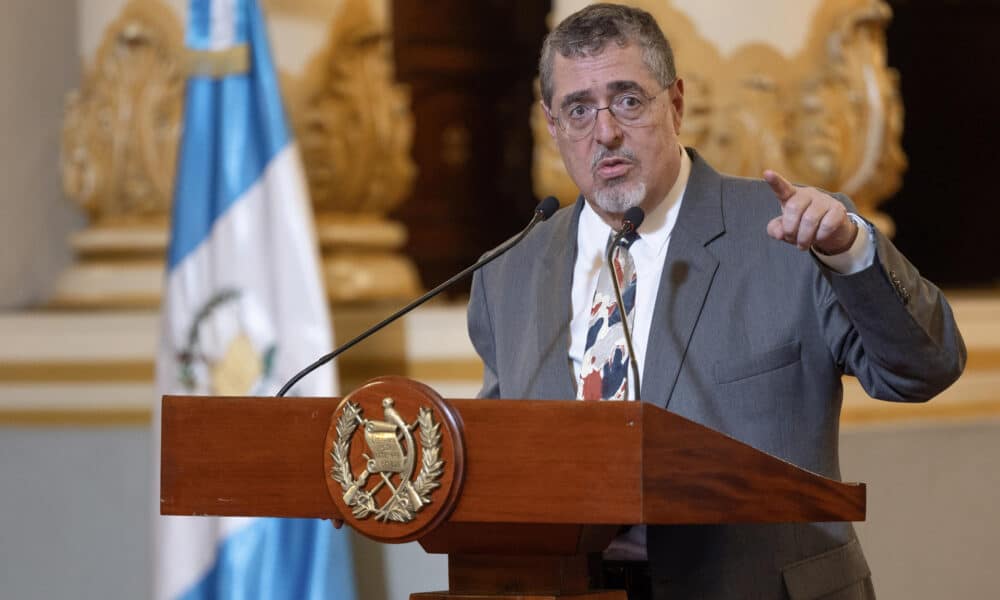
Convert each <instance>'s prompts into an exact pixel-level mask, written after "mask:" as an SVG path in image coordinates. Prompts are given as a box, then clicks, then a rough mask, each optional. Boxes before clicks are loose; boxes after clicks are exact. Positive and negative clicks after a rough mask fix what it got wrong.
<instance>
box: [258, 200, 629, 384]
mask: <svg viewBox="0 0 1000 600" xmlns="http://www.w3.org/2000/svg"><path fill="white" fill-rule="evenodd" d="M557 210H559V200H557V199H556V198H555V197H554V196H549V197H547V198H545V199H544V200H542V201H541V202H539V203H538V206H536V207H535V212H534V214H533V215H532V217H531V221H529V222H528V225H527V227H525V228H524V229H522V230H521V232H520V233H518V234H517V235H516V236H514V237H512V238H510V239H509V240H507V241H506V242H504V243H503V244H500V245H499V246H497V247H496V248H494V249H493V251H491V252H489V253H487V254H486V255H485V256H483V257H482V258H480V259H479V260H478V261H476V263H475V264H473V265H471V266H468V267H466V268H465V269H463V270H462V271H461V272H459V273H457V274H456V275H454V276H452V278H451V279H449V280H448V281H445V282H444V283H442V284H441V285H439V286H437V287H436V288H434V289H433V290H431V291H429V292H427V293H426V294H424V295H423V296H421V297H419V298H417V299H416V300H414V301H413V302H410V303H409V304H407V305H406V306H404V307H403V308H401V309H399V310H398V311H396V312H395V313H393V314H392V315H390V316H388V317H386V318H385V319H383V320H382V321H380V322H379V323H377V324H375V325H373V326H371V327H369V328H368V329H366V330H365V331H363V332H362V333H361V334H360V335H358V336H357V337H355V338H354V339H352V340H351V341H349V342H347V343H346V344H344V345H342V346H340V347H339V348H336V349H334V350H333V352H330V353H328V354H324V355H323V356H321V357H319V358H318V359H316V361H315V362H313V363H312V364H310V365H309V366H307V367H306V368H304V369H302V370H301V371H299V372H298V373H296V374H295V375H293V376H292V378H291V379H289V380H288V381H287V382H286V383H285V385H283V386H281V389H280V390H278V393H277V394H275V397H277V398H281V397H282V396H284V395H285V394H286V393H288V390H290V389H291V388H292V386H293V385H295V384H296V383H298V382H299V381H300V380H301V379H302V378H303V377H305V376H306V375H308V374H309V373H312V372H313V371H315V370H316V369H318V368H320V367H322V366H323V365H325V364H326V363H328V362H330V361H331V360H333V359H335V358H337V357H338V356H340V355H341V354H343V353H344V352H346V351H347V350H349V349H351V348H353V347H354V346H355V345H356V344H358V343H359V342H361V341H363V340H365V339H367V338H368V336H370V335H372V334H373V333H376V332H377V331H379V330H380V329H382V328H383V327H385V326H386V325H388V324H390V323H392V322H393V321H395V320H397V319H399V318H400V317H402V316H403V315H405V314H406V313H408V312H410V311H411V310H413V309H414V308H416V307H418V306H420V305H421V304H423V303H424V302H427V301H428V300H430V299H431V298H433V297H434V296H437V295H438V294H440V293H441V292H443V291H444V290H446V289H448V288H450V287H451V286H453V285H455V283H457V282H458V281H459V280H461V279H462V278H464V277H465V276H466V275H468V274H470V273H472V272H473V271H476V270H477V269H479V268H481V267H483V266H485V265H487V264H489V263H490V262H492V261H493V260H495V259H497V258H499V257H500V255H502V254H503V253H505V252H507V251H508V250H510V249H511V248H513V247H514V246H516V245H517V244H518V243H520V242H521V240H523V239H524V238H525V237H527V235H528V233H529V232H530V231H531V230H532V229H534V227H535V225H538V224H539V223H541V222H542V221H544V220H546V219H548V218H549V217H551V216H552V215H553V214H555V212H556V211H557ZM640 212H641V211H640ZM640 220H641V219H640Z"/></svg>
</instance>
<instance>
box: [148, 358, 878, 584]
mask: <svg viewBox="0 0 1000 600" xmlns="http://www.w3.org/2000/svg"><path fill="white" fill-rule="evenodd" d="M162 432H163V433H162V455H161V486H160V509H161V512H162V514H165V515H203V516H204V515H225V516H276V517H318V518H324V519H331V520H333V521H334V522H335V523H336V524H338V525H339V524H340V522H347V523H348V524H349V525H350V526H351V527H353V528H355V529H357V530H358V531H359V532H361V533H362V534H364V535H366V536H368V537H370V538H372V539H375V540H378V541H382V542H406V541H411V540H418V541H419V542H420V544H421V546H423V548H424V549H425V550H426V551H427V552H432V553H447V554H448V585H449V588H450V589H449V591H447V592H430V593H415V594H413V595H412V596H411V599H413V600H417V599H419V600H446V599H447V600H472V599H473V598H475V599H479V600H483V599H486V598H504V599H506V600H511V599H514V598H522V599H528V598H530V599H531V600H544V599H550V598H551V599H555V598H560V599H569V598H573V599H580V600H625V593H624V592H621V591H599V590H593V589H591V587H590V579H589V571H588V565H589V563H590V562H592V560H591V558H590V557H591V556H593V555H594V553H599V552H600V551H601V550H602V549H603V548H605V547H606V546H607V544H608V543H609V542H610V541H611V540H612V539H613V538H614V536H615V535H616V534H617V533H618V531H619V529H620V527H621V526H623V525H631V524H639V523H647V524H709V523H777V522H798V521H861V520H864V517H865V486H864V484H852V483H840V482H837V481H833V480H830V479H827V478H825V477H821V476H819V475H816V474H814V473H810V472H808V471H804V470H802V469H799V468H798V467H796V466H794V465H792V464H790V463H787V462H785V461H782V460H780V459H777V458H774V457H773V456H770V455H768V454H765V453H763V452H760V451H759V450H755V449H754V448H751V447H750V446H747V445H746V444H743V443H741V442H738V441H736V440H734V439H732V438H729V437H727V436H725V435H722V434H720V433H718V432H716V431H713V430H711V429H708V428H706V427H703V426H701V425H698V424H696V423H693V422H691V421H689V420H687V419H684V418H682V417H680V416H678V415H675V414H673V413H670V412H667V411H665V410H663V409H660V408H658V407H655V406H653V405H650V404H644V403H635V402H594V403H587V402H576V401H537V400H448V401H444V400H442V399H441V398H440V396H438V395H437V394H436V393H435V392H434V391H433V390H431V389H430V388H428V387H427V386H424V385H422V384H419V383H417V382H415V381H412V380H408V379H405V378H401V377H384V378H380V379H376V380H373V381H371V382H369V383H368V384H365V385H364V386H362V387H361V388H359V389H358V390H356V391H354V392H353V393H351V394H350V395H348V396H346V397H345V398H343V399H339V398H234V397H204V396H201V397H190V396H164V398H163V426H162Z"/></svg>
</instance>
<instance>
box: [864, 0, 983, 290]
mask: <svg viewBox="0 0 1000 600" xmlns="http://www.w3.org/2000/svg"><path fill="white" fill-rule="evenodd" d="M889 4H890V5H891V6H892V9H893V13H894V16H893V20H892V23H891V25H890V26H889V29H888V32H887V44H888V47H889V64H890V65H891V66H893V67H894V68H896V69H898V70H899V72H900V87H901V91H902V96H903V105H904V109H905V111H906V117H905V123H904V129H903V150H904V151H905V152H906V155H907V158H908V159H909V163H910V166H909V169H907V171H906V173H905V175H904V177H903V187H902V189H900V191H899V192H898V193H897V194H896V195H895V196H894V197H893V198H891V199H890V200H888V201H887V202H886V203H885V204H883V205H882V208H883V209H884V210H885V211H886V212H887V213H888V214H889V215H890V216H892V218H893V219H894V220H895V221H896V230H897V234H896V238H895V242H896V245H897V246H899V248H900V249H901V250H902V251H903V252H904V253H905V254H906V255H907V257H908V258H909V259H910V260H911V261H912V262H913V263H914V264H915V265H917V267H918V268H919V269H920V270H921V272H922V273H923V274H924V276H925V277H928V278H929V279H931V280H932V281H934V282H935V283H938V284H939V285H941V286H945V287H951V288H954V287H996V286H997V285H998V284H1000V262H998V260H997V259H998V252H997V225H998V223H1000V201H998V198H997V197H998V195H1000V191H998V190H1000V184H998V182H997V180H996V179H995V178H996V177H998V176H1000V146H998V139H997V138H998V135H1000V116H998V115H1000V97H998V92H1000V84H998V81H997V77H998V76H1000V67H998V63H1000V2H998V1H997V0H892V1H890V2H889Z"/></svg>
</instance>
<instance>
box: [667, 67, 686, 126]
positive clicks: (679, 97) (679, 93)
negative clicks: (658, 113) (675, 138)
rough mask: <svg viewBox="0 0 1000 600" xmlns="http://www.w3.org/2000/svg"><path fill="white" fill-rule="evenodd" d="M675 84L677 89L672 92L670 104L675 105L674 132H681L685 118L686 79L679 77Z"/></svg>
mask: <svg viewBox="0 0 1000 600" xmlns="http://www.w3.org/2000/svg"><path fill="white" fill-rule="evenodd" d="M674 86H675V87H676V88H677V89H676V90H674V91H673V92H671V93H670V104H671V105H672V106H673V107H674V132H675V133H677V134H679V133H680V132H681V121H682V120H683V119H684V80H683V79H681V78H680V77H678V78H677V81H676V82H675V83H674Z"/></svg>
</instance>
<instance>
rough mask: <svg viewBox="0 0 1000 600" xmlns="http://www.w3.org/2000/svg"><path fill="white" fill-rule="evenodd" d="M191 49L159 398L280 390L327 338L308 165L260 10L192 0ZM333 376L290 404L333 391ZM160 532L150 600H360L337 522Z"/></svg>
mask: <svg viewBox="0 0 1000 600" xmlns="http://www.w3.org/2000/svg"><path fill="white" fill-rule="evenodd" d="M187 45H188V47H189V49H190V50H191V51H192V52H191V57H192V66H191V74H190V76H189V79H188V82H187V91H186V97H185V105H184V131H183V135H182V141H181V149H180V156H179V157H178V170H177V181H176V185H175V192H174V207H173V222H172V231H171V243H170V248H169V251H168V258H167V262H168V270H167V276H166V291H165V294H164V299H163V324H162V327H163V329H162V335H161V344H160V346H161V347H160V353H159V360H158V362H157V385H158V391H159V392H160V393H162V394H170V393H173V394H217V395H224V394H251V395H268V394H273V393H275V392H276V391H277V389H278V388H279V387H280V385H281V383H282V382H283V381H285V380H286V379H287V378H289V377H290V376H291V375H292V374H294V373H295V372H296V371H297V370H298V369H299V368H300V367H302V366H304V365H306V364H308V363H310V362H312V361H313V360H314V359H315V358H316V357H317V356H318V355H320V354H323V353H326V352H328V351H329V350H330V348H331V343H332V342H331V333H330V331H331V330H330V322H329V317H328V315H327V312H326V303H325V296H324V293H323V289H322V284H321V282H320V279H319V266H318V258H317V246H316V240H315V234H314V230H313V226H312V221H311V215H310V207H309V202H308V197H307V191H306V187H305V182H304V178H303V173H302V167H301V164H300V159H299V155H298V152H297V151H296V149H295V145H294V143H293V140H292V137H291V133H290V131H289V128H288V123H287V121H286V119H285V114H284V109H283V107H282V102H281V96H280V93H279V90H278V82H277V78H276V75H275V70H274V67H273V65H272V63H271V58H270V53H269V50H268V43H267V32H266V30H265V25H264V20H263V18H262V17H261V13H260V9H259V8H258V7H257V3H256V0H192V1H191V4H190V18H189V24H188V32H187ZM333 378H334V374H333V371H332V368H330V369H327V370H326V371H325V372H324V371H319V372H316V373H314V374H312V375H311V376H310V377H309V378H307V379H305V380H304V381H303V382H302V383H300V384H299V385H298V386H296V387H295V388H293V389H292V393H293V394H297V395H310V396H331V395H333V393H334V389H333V386H334V381H333ZM156 423H157V424H158V423H159V415H158V414H157V419H156ZM157 429H158V427H157ZM156 438H157V444H156V450H157V452H156V456H157V464H158V450H159V447H158V436H156ZM247 443H248V444H266V443H268V440H267V439H266V438H264V439H260V440H247ZM154 529H155V548H154V555H155V556H156V560H155V569H154V571H155V575H154V587H155V594H154V597H155V598H158V599H170V600H174V599H178V598H182V599H210V598H226V599H234V600H236V599H239V600H244V599H246V600H249V599H258V598H259V599H276V600H281V599H292V598H294V599H296V600H298V599H306V600H319V599H321V598H322V599H331V600H350V599H353V598H355V597H356V593H355V588H354V577H353V569H352V564H351V563H352V561H351V555H350V549H349V546H348V539H347V537H346V534H345V533H344V532H343V531H336V530H334V528H333V527H332V526H331V524H330V523H329V522H328V521H320V520H309V519H259V518H239V519H237V518H205V517H162V516H157V517H156V525H155V528H154Z"/></svg>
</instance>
